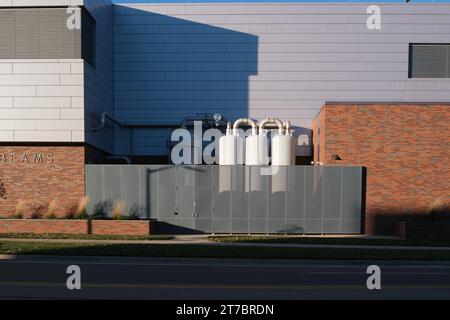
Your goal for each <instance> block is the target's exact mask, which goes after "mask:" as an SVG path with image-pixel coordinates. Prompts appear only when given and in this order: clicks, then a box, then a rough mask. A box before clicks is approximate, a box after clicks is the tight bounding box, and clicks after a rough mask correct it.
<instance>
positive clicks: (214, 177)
mask: <svg viewBox="0 0 450 320" xmlns="http://www.w3.org/2000/svg"><path fill="white" fill-rule="evenodd" d="M362 174H363V171H362V168H361V167H347V166H345V167H337V166H330V167H321V166H290V167H280V168H279V170H278V172H276V173H275V174H274V175H261V171H260V168H259V167H249V166H170V165H150V166H145V165H143V166H139V165H127V166H124V165H87V166H86V179H87V181H86V187H87V194H88V195H89V197H90V198H91V202H90V207H89V210H90V211H91V212H92V210H93V208H94V206H95V205H96V204H98V203H101V202H104V201H109V202H114V201H118V200H123V201H125V202H126V203H127V206H128V209H130V208H132V207H134V208H135V207H136V206H138V207H140V208H142V210H141V212H142V217H150V218H154V219H158V221H160V222H163V223H165V225H166V226H171V227H172V228H174V230H177V228H178V230H180V228H182V229H187V230H190V231H202V232H207V233H210V232H211V233H212V232H216V233H312V234H314V233H320V234H322V233H323V234H325V233H329V234H339V233H361V231H362V230H361V226H362V212H361V210H362V203H361V199H362V192H363V190H362V178H363V177H362ZM125 214H126V213H125ZM175 227H176V228H175Z"/></svg>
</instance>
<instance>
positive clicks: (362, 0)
mask: <svg viewBox="0 0 450 320" xmlns="http://www.w3.org/2000/svg"><path fill="white" fill-rule="evenodd" d="M113 2H115V3H239V2H247V3H248V2H256V3H258V2H259V3H268V2H271V3H276V2H280V3H282V2H284V3H286V2H309V3H313V2H322V3H323V2H328V3H336V2H342V3H343V2H357V3H404V2H405V0H379V1H373V0H113ZM410 3H450V0H411V1H410Z"/></svg>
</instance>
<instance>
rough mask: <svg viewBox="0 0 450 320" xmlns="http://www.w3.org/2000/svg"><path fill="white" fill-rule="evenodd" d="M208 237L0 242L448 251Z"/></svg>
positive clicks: (4, 239) (424, 248) (179, 236)
mask: <svg viewBox="0 0 450 320" xmlns="http://www.w3.org/2000/svg"><path fill="white" fill-rule="evenodd" d="M209 236H210V235H209V234H207V235H178V236H174V238H173V239H170V240H91V239H15V238H0V242H46V243H98V244H165V245H168V244H169V245H170V244H174V245H175V244H177V245H208V246H231V247H270V248H317V249H322V248H327V249H333V248H335V249H373V250H380V249H384V250H436V251H449V250H450V247H418V246H389V245H384V246H383V245H337V244H336V245H334V244H284V243H244V242H214V241H210V240H209V239H208V237H209Z"/></svg>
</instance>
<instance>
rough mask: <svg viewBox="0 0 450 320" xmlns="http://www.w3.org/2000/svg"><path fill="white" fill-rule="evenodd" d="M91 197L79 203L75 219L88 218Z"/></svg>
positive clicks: (82, 199)
mask: <svg viewBox="0 0 450 320" xmlns="http://www.w3.org/2000/svg"><path fill="white" fill-rule="evenodd" d="M89 200H90V199H89V197H87V196H85V197H83V198H81V200H80V202H79V203H78V206H77V210H76V212H75V217H74V218H75V219H80V220H83V219H87V218H88V214H87V205H88V203H89Z"/></svg>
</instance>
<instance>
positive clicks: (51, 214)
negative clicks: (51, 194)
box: [45, 200, 58, 219]
mask: <svg viewBox="0 0 450 320" xmlns="http://www.w3.org/2000/svg"><path fill="white" fill-rule="evenodd" d="M57 209H58V205H57V203H56V201H55V200H52V201H50V203H49V204H48V207H47V213H46V214H45V218H46V219H56V218H57V216H56V210H57Z"/></svg>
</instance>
